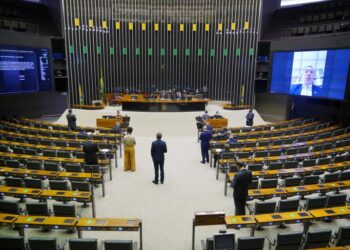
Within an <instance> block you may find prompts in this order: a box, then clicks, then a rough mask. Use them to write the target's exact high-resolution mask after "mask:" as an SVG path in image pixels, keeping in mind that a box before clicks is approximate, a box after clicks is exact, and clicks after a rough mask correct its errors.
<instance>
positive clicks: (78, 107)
mask: <svg viewBox="0 0 350 250" xmlns="http://www.w3.org/2000/svg"><path fill="white" fill-rule="evenodd" d="M104 107H105V105H81V104H80V105H78V104H74V105H73V106H72V108H74V109H88V110H99V109H104Z"/></svg>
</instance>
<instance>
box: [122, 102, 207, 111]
mask: <svg viewBox="0 0 350 250" xmlns="http://www.w3.org/2000/svg"><path fill="white" fill-rule="evenodd" d="M208 101H209V99H192V100H191V101H187V100H130V99H123V100H122V101H121V102H122V109H123V110H126V111H151V112H181V111H204V110H205V105H206V104H207V103H208Z"/></svg>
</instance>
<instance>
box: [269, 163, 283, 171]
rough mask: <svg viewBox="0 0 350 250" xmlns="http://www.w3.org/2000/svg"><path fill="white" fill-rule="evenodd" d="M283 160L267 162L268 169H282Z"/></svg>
mask: <svg viewBox="0 0 350 250" xmlns="http://www.w3.org/2000/svg"><path fill="white" fill-rule="evenodd" d="M282 167H283V162H270V164H269V170H277V169H282Z"/></svg>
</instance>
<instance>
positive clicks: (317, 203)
mask: <svg viewBox="0 0 350 250" xmlns="http://www.w3.org/2000/svg"><path fill="white" fill-rule="evenodd" d="M326 203H327V197H326V196H319V197H312V198H308V199H307V200H306V204H305V210H310V209H317V208H324V207H325V206H326Z"/></svg>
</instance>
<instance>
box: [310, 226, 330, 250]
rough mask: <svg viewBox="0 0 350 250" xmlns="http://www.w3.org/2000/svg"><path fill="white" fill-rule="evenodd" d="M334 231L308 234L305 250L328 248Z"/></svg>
mask: <svg viewBox="0 0 350 250" xmlns="http://www.w3.org/2000/svg"><path fill="white" fill-rule="evenodd" d="M331 234H332V230H321V231H316V232H310V231H309V232H308V233H307V234H306V238H305V244H304V249H309V248H321V247H327V245H328V244H329V240H330V238H331Z"/></svg>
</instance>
